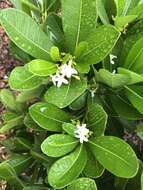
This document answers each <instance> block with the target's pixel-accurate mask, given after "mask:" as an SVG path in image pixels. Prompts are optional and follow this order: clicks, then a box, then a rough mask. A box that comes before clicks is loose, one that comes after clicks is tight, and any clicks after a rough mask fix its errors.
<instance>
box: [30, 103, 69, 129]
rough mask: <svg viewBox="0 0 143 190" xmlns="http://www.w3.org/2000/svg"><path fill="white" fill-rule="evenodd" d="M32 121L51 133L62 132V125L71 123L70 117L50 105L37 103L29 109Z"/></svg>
mask: <svg viewBox="0 0 143 190" xmlns="http://www.w3.org/2000/svg"><path fill="white" fill-rule="evenodd" d="M29 113H30V116H31V117H32V119H33V120H34V121H35V122H36V123H37V124H38V125H39V126H40V127H41V128H44V129H46V130H49V131H61V130H62V124H63V123H64V122H69V121H70V116H69V115H68V114H67V113H65V112H64V111H62V110H60V109H59V108H57V107H56V106H54V105H52V104H49V103H36V104H34V105H32V106H31V107H30V108H29Z"/></svg>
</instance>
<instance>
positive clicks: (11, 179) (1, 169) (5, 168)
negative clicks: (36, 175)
mask: <svg viewBox="0 0 143 190" xmlns="http://www.w3.org/2000/svg"><path fill="white" fill-rule="evenodd" d="M0 178H1V179H3V180H6V181H7V182H8V183H9V184H11V185H12V186H13V187H15V189H16V190H19V189H22V188H23V187H24V184H23V183H22V182H21V180H20V179H19V178H18V177H17V175H16V172H15V170H14V169H13V167H12V166H11V165H10V164H8V163H6V162H4V163H1V164H0Z"/></svg>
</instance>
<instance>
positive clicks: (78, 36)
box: [61, 0, 97, 53]
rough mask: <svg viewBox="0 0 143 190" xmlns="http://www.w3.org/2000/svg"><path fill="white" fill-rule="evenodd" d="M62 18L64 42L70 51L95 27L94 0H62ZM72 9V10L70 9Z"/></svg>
mask: <svg viewBox="0 0 143 190" xmlns="http://www.w3.org/2000/svg"><path fill="white" fill-rule="evenodd" d="M61 2H62V18H63V28H64V32H65V37H66V42H67V45H68V48H69V50H70V52H71V53H74V51H75V49H76V47H77V46H78V44H79V43H80V42H81V41H84V40H86V38H87V36H89V35H90V34H91V33H92V32H94V29H95V27H96V19H97V11H96V0H76V1H73V0H68V1H67V0H62V1H61ZM71 10H72V11H71Z"/></svg>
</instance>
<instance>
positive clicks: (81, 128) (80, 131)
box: [75, 124, 90, 143]
mask: <svg viewBox="0 0 143 190" xmlns="http://www.w3.org/2000/svg"><path fill="white" fill-rule="evenodd" d="M76 127H77V130H75V137H76V138H79V139H80V143H83V142H84V141H85V142H88V136H89V132H90V131H89V129H87V128H86V124H82V125H77V126H76Z"/></svg>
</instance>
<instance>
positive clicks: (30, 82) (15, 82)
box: [9, 66, 43, 91]
mask: <svg viewBox="0 0 143 190" xmlns="http://www.w3.org/2000/svg"><path fill="white" fill-rule="evenodd" d="M42 83H43V78H40V77H38V76H36V75H34V74H32V73H30V72H28V71H27V69H26V68H25V67H22V66H19V67H16V68H15V69H14V70H13V71H12V72H11V74H10V78H9V85H10V87H11V88H12V89H14V90H20V91H29V90H33V89H35V88H38V87H39V86H40V85H42Z"/></svg>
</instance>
